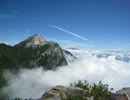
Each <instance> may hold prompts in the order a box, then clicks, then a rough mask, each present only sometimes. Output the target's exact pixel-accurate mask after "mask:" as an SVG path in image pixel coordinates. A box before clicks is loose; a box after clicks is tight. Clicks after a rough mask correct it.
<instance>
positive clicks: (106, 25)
mask: <svg viewBox="0 0 130 100" xmlns="http://www.w3.org/2000/svg"><path fill="white" fill-rule="evenodd" d="M50 25H54V26H56V27H59V28H62V29H64V30H67V31H69V32H72V33H74V34H77V35H79V36H81V37H83V38H85V39H88V40H90V41H92V43H90V42H89V41H85V40H84V39H82V38H79V37H76V36H74V35H72V34H68V33H67V32H65V31H63V30H59V29H57V28H54V27H52V26H50ZM36 33H37V34H41V35H42V36H44V37H45V38H46V39H47V40H53V41H56V42H58V43H59V44H60V45H61V46H62V47H64V46H73V47H77V48H83V49H116V50H130V39H129V38H130V0H0V42H6V43H8V44H9V45H14V44H16V43H19V42H20V41H22V40H24V39H26V38H27V37H29V36H31V35H33V34H36Z"/></svg>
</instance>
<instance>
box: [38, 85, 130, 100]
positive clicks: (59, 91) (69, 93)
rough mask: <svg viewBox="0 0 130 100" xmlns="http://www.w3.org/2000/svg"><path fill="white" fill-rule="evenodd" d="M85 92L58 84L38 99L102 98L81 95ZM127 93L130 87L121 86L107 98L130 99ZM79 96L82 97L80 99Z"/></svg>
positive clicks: (90, 99) (115, 99) (95, 99)
mask: <svg viewBox="0 0 130 100" xmlns="http://www.w3.org/2000/svg"><path fill="white" fill-rule="evenodd" d="M85 93H87V90H84V89H82V88H79V87H65V86H61V85H59V86H56V87H53V88H52V89H51V90H49V91H47V92H45V93H44V94H43V95H42V97H41V98H40V100H75V99H76V98H77V99H76V100H104V99H97V98H94V96H90V97H87V96H83V95H84V94H85ZM129 94H130V88H123V89H121V90H118V91H117V92H116V93H111V94H110V99H107V100H130V95H129ZM80 96H82V97H83V98H82V99H80V98H79V97H80Z"/></svg>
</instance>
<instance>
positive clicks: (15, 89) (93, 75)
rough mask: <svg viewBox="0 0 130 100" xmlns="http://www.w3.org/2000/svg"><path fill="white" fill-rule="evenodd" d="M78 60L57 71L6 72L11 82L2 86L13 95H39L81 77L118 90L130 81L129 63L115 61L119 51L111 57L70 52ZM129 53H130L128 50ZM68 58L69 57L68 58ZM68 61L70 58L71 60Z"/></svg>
mask: <svg viewBox="0 0 130 100" xmlns="http://www.w3.org/2000/svg"><path fill="white" fill-rule="evenodd" d="M71 52H72V53H73V54H74V55H76V56H77V57H78V58H79V59H77V60H75V61H74V62H71V63H69V64H68V66H62V67H59V68H58V69H57V70H56V71H44V70H43V69H42V68H36V69H32V70H29V69H21V70H20V72H19V73H18V74H17V75H14V74H13V73H11V72H7V71H6V72H5V78H6V79H7V80H8V83H9V85H8V86H6V87H4V88H3V93H4V94H8V95H9V96H11V97H21V98H30V97H31V98H34V99H35V98H39V97H41V95H42V94H43V93H44V92H45V91H46V90H48V89H50V88H51V87H53V86H56V85H65V86H69V84H70V83H73V82H76V81H78V80H88V81H89V82H96V83H97V82H99V81H100V80H101V81H102V82H103V83H108V84H109V86H110V87H113V88H114V89H115V91H116V90H117V89H120V88H123V87H128V86H129V83H130V79H129V77H130V70H129V67H130V63H129V62H127V63H126V62H124V61H121V60H116V59H115V57H116V55H121V53H119V52H114V53H112V55H110V56H108V57H101V58H98V57H97V56H96V55H97V54H101V52H102V55H104V53H105V51H82V50H75V51H73V50H72V51H71ZM126 54H127V53H126ZM68 59H69V58H68ZM68 61H69V60H68Z"/></svg>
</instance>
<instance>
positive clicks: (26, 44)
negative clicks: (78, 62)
mask: <svg viewBox="0 0 130 100" xmlns="http://www.w3.org/2000/svg"><path fill="white" fill-rule="evenodd" d="M66 64H67V61H66V59H65V56H64V54H63V51H62V49H61V48H60V46H59V45H58V44H57V43H55V42H52V41H51V42H48V41H46V40H45V39H44V38H43V37H42V36H40V35H37V34H35V35H33V36H31V37H29V38H28V39H26V40H24V41H22V42H20V43H19V44H17V45H15V46H8V45H6V44H0V68H2V69H3V68H4V69H12V68H15V69H17V68H21V67H22V68H34V67H37V66H38V67H40V66H42V67H43V68H44V69H46V70H48V69H56V67H57V66H62V65H66Z"/></svg>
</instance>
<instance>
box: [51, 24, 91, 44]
mask: <svg viewBox="0 0 130 100" xmlns="http://www.w3.org/2000/svg"><path fill="white" fill-rule="evenodd" d="M49 26H51V27H53V28H56V29H59V30H61V31H64V32H66V33H69V34H71V35H73V36H76V37H78V38H80V39H83V40H85V41H88V42H90V43H93V42H92V41H90V40H88V39H86V38H84V37H82V36H80V35H78V34H75V33H73V32H70V31H68V30H65V29H63V28H60V27H57V26H54V25H49Z"/></svg>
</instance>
